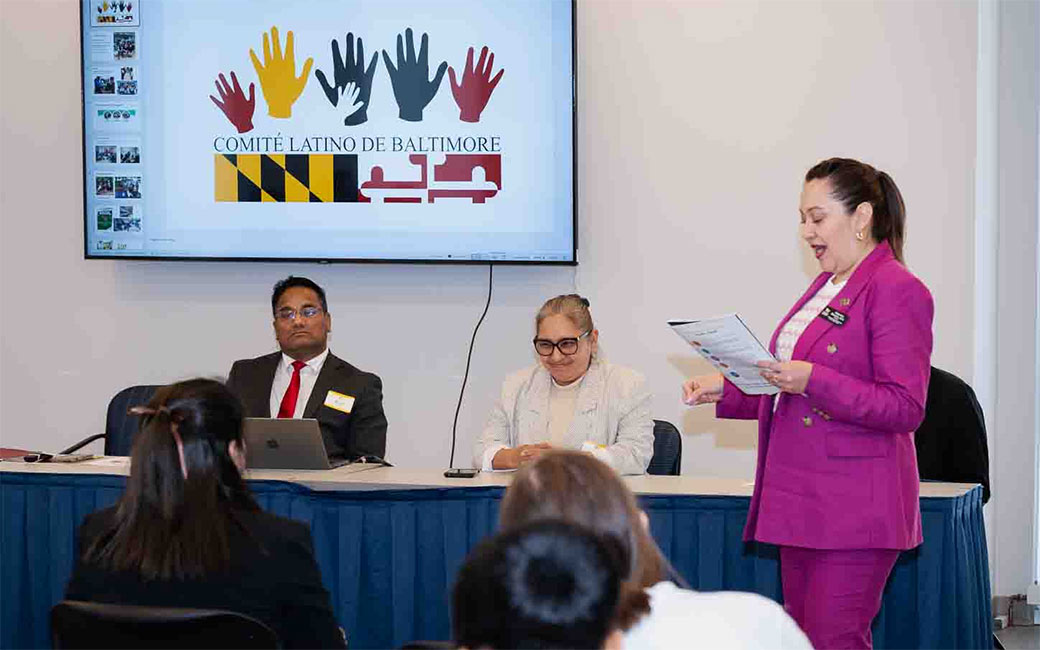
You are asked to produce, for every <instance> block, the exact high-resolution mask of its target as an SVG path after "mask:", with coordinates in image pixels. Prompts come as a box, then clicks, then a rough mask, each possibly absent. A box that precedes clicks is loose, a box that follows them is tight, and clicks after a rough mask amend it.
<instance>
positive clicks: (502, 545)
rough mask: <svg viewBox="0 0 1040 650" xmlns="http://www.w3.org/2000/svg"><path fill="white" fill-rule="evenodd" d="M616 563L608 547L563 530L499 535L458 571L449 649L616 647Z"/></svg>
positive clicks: (548, 524) (573, 529)
mask: <svg viewBox="0 0 1040 650" xmlns="http://www.w3.org/2000/svg"><path fill="white" fill-rule="evenodd" d="M619 562H620V559H619V558H618V557H617V550H616V549H612V548H611V546H610V542H608V541H606V540H604V539H602V538H600V537H598V536H596V535H595V534H594V533H592V532H591V531H589V530H587V529H584V528H581V527H578V526H574V525H572V524H568V523H565V522H560V521H542V522H535V523H532V524H529V525H526V526H523V527H520V528H515V529H513V530H510V531H506V532H503V533H500V534H499V535H497V536H495V537H493V538H491V539H490V540H486V541H485V542H484V543H482V544H481V545H480V546H478V547H477V548H476V549H475V550H474V551H473V552H472V553H471V554H470V556H469V558H468V559H467V560H466V563H465V564H464V565H463V567H462V569H461V570H460V571H459V575H458V579H457V580H456V583H455V590H454V597H453V619H454V621H453V624H454V633H455V641H456V642H457V643H458V644H459V645H460V646H463V647H466V648H603V647H617V646H618V639H619V636H620V635H619V633H617V632H616V631H615V630H614V629H613V619H614V610H615V609H616V608H617V604H618V597H619V593H620V592H619V589H620V584H619V583H620V566H619Z"/></svg>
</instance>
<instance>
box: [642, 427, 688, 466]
mask: <svg viewBox="0 0 1040 650" xmlns="http://www.w3.org/2000/svg"><path fill="white" fill-rule="evenodd" d="M681 469H682V435H681V434H680V433H679V430H678V429H676V428H675V425H674V424H672V423H671V422H668V421H666V420H654V457H653V458H651V459H650V466H649V467H647V468H646V473H647V474H665V475H668V476H678V475H679V472H680V470H681Z"/></svg>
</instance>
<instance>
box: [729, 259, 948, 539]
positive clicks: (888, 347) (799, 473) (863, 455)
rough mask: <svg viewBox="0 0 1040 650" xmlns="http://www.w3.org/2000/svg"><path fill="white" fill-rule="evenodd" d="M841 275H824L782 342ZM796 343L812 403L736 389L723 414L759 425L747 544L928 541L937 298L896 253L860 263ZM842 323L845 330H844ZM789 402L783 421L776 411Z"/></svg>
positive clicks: (772, 342)
mask: <svg viewBox="0 0 1040 650" xmlns="http://www.w3.org/2000/svg"><path fill="white" fill-rule="evenodd" d="M830 277H831V274H830V273H821V274H820V275H819V276H818V277H817V278H816V279H815V280H814V281H813V283H812V285H810V287H809V289H808V290H807V291H806V292H805V294H804V295H803V296H802V297H801V298H800V299H799V300H798V302H796V303H795V305H794V306H793V307H792V308H791V311H789V312H788V313H787V316H785V317H784V319H783V320H782V321H781V322H780V325H779V327H777V329H776V331H775V332H774V333H773V338H772V339H771V340H770V343H769V349H770V351H772V352H773V353H774V354H775V353H776V339H777V335H778V334H779V332H780V330H781V329H782V328H783V326H784V323H786V322H787V320H788V319H790V318H791V316H793V315H794V314H796V313H797V312H798V310H799V309H801V307H802V305H803V304H805V302H806V301H808V300H809V299H810V298H812V296H813V295H815V294H816V291H817V290H818V289H819V288H820V287H821V286H822V285H823V283H824V282H827V281H828V280H829V279H830ZM828 307H829V308H830V309H831V310H833V312H831V313H830V318H829V319H828V318H827V317H826V314H827V310H826V309H825V310H824V314H822V315H821V316H820V317H819V318H815V319H813V322H812V323H810V324H809V326H808V327H807V328H806V330H805V332H804V333H803V334H802V335H801V337H800V338H799V339H798V342H797V343H796V344H795V348H794V353H793V355H792V359H793V360H804V361H809V362H811V363H812V364H813V370H812V374H811V375H810V377H809V383H808V386H807V387H806V390H805V394H804V395H792V394H787V393H782V394H781V395H779V396H776V397H774V396H768V395H767V396H749V395H745V394H743V393H741V392H740V391H739V390H738V389H737V388H736V387H734V386H733V385H732V384H730V383H729V382H726V384H725V388H724V391H723V398H722V401H720V402H719V403H718V404H717V405H716V414H717V415H718V417H723V418H743V419H753V418H757V419H758V465H757V468H756V470H755V489H754V493H753V496H752V497H751V508H750V511H749V512H748V520H747V526H746V527H745V529H744V539H745V540H750V539H755V540H759V541H762V542H769V543H772V544H779V545H785V546H801V547H806V548H819V549H857V548H864V549H878V548H887V549H908V548H913V547H915V546H917V545H918V544H920V543H921V541H922V537H921V512H920V504H919V502H918V488H919V479H918V475H917V457H916V455H915V452H914V438H913V435H914V434H913V432H914V430H915V429H917V427H918V425H919V424H920V423H921V420H922V419H923V418H924V404H925V397H926V395H927V393H928V377H929V371H930V365H931V356H932V315H933V311H934V309H933V304H932V295H931V293H930V292H929V291H928V288H927V287H925V286H924V284H923V283H922V282H921V281H920V280H918V279H917V278H916V277H915V276H914V275H912V274H911V273H910V272H909V271H907V270H906V268H905V267H904V266H903V265H902V264H900V263H899V262H897V261H896V259H895V257H894V256H893V255H892V249H891V248H890V247H889V246H888V244H887V243H882V244H880V245H878V246H877V248H875V249H874V250H873V251H872V252H871V253H870V254H869V255H868V256H867V257H866V259H864V260H863V262H861V263H860V265H859V266H858V267H857V268H856V270H855V272H853V274H852V276H851V277H850V278H849V280H848V282H847V283H846V284H845V286H844V287H843V288H842V290H841V291H840V292H839V293H838V295H837V296H835V297H834V299H833V300H832V301H831V302H830V303H829V305H828ZM839 322H840V323H841V324H838V323H839ZM774 399H779V404H777V406H776V409H775V411H774V408H773V401H774Z"/></svg>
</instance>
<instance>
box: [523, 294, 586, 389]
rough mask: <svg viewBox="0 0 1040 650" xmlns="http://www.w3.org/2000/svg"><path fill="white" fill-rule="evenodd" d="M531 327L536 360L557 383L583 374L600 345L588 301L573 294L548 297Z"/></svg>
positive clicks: (564, 383)
mask: <svg viewBox="0 0 1040 650" xmlns="http://www.w3.org/2000/svg"><path fill="white" fill-rule="evenodd" d="M534 329H535V334H534V350H535V352H536V353H538V360H539V361H540V362H541V364H542V366H543V367H544V368H545V369H546V370H548V371H549V374H550V375H552V378H553V379H554V380H556V383H557V384H560V385H567V384H571V383H573V382H575V381H577V380H578V379H580V378H581V377H582V375H584V374H585V371H586V370H588V369H589V364H590V363H592V357H593V356H594V355H595V354H596V350H597V347H598V345H599V331H598V330H597V329H596V326H595V325H594V324H593V323H592V314H591V313H590V312H589V301H588V300H586V299H585V298H582V297H581V296H579V295H578V294H574V293H572V294H567V295H562V296H556V297H555V298H550V299H549V300H547V301H545V304H544V305H542V308H541V309H539V310H538V314H537V315H536V316H535V319H534Z"/></svg>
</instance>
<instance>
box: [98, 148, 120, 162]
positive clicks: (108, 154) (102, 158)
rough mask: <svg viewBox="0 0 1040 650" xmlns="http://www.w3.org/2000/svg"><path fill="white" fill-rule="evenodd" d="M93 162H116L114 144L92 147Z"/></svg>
mask: <svg viewBox="0 0 1040 650" xmlns="http://www.w3.org/2000/svg"><path fill="white" fill-rule="evenodd" d="M94 162H96V163H112V164H115V163H116V146H115V145H107V144H106V145H101V144H99V145H97V146H95V147H94Z"/></svg>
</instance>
